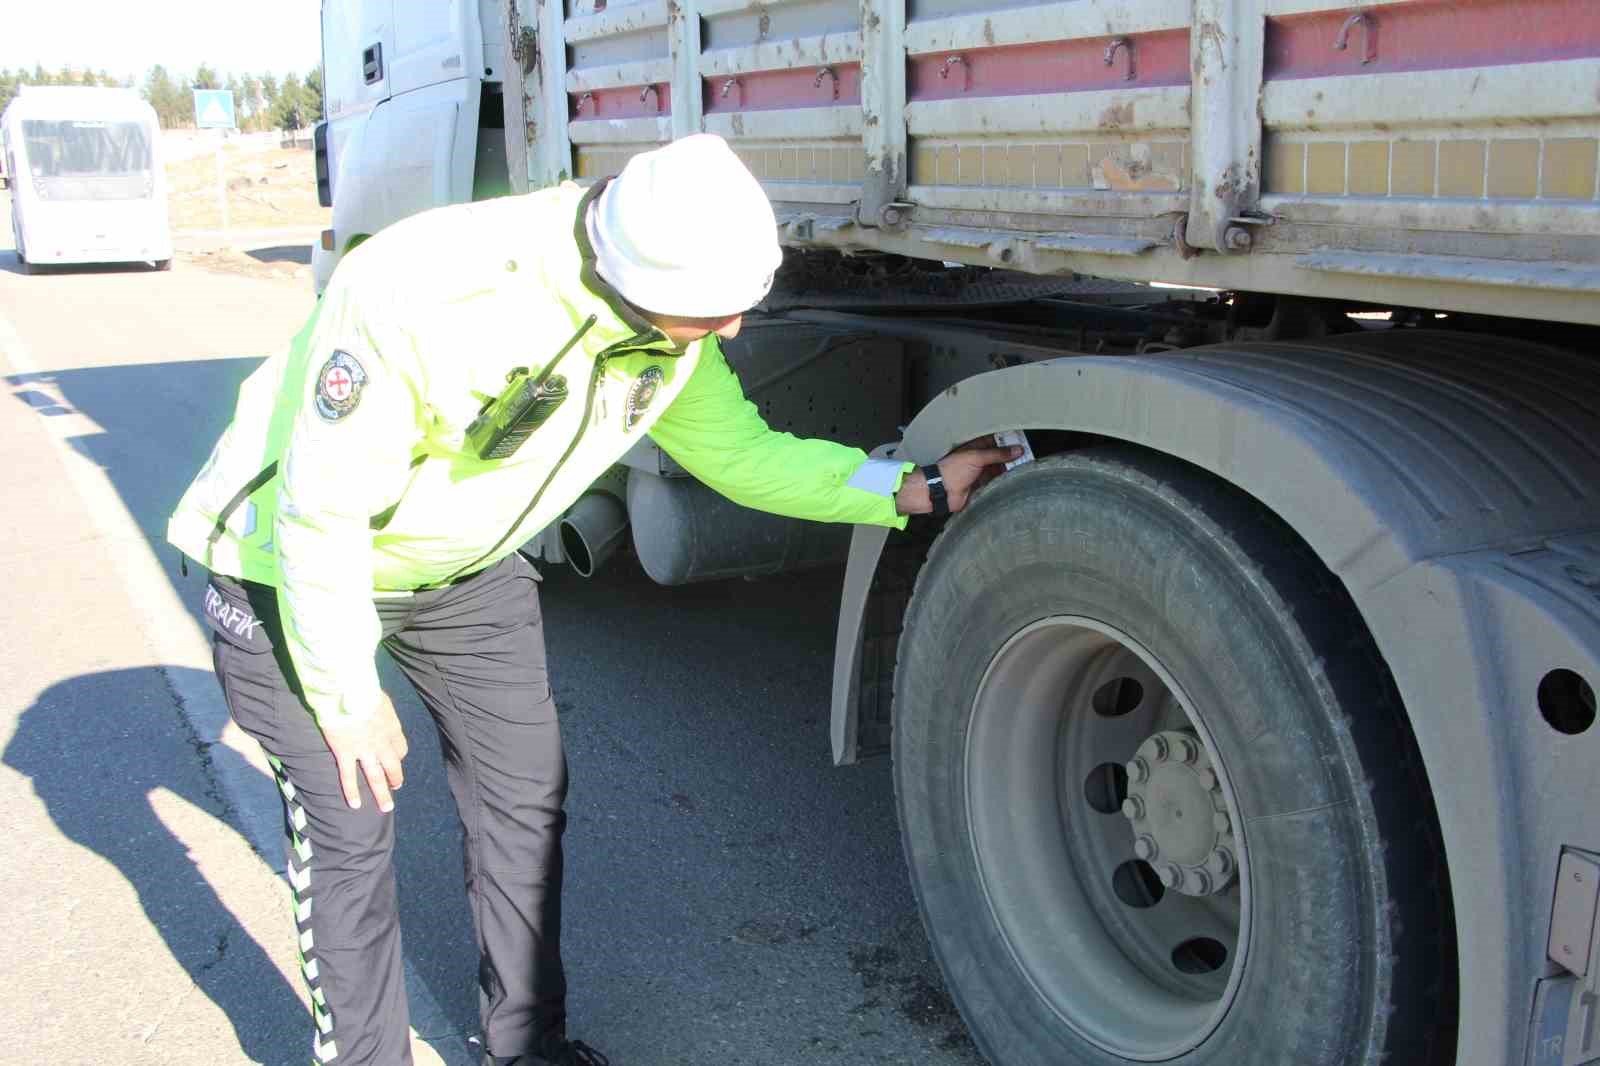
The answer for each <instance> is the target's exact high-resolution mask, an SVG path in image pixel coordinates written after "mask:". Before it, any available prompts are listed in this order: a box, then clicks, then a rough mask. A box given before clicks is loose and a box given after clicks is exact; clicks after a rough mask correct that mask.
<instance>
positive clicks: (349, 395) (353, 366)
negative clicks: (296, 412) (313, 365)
mask: <svg viewBox="0 0 1600 1066" xmlns="http://www.w3.org/2000/svg"><path fill="white" fill-rule="evenodd" d="M366 384H367V372H366V371H365V370H363V369H362V368H361V364H360V363H358V362H357V361H356V357H355V356H353V355H351V354H350V353H349V352H340V351H336V352H334V353H333V355H331V356H330V357H329V358H328V361H327V362H326V363H323V364H322V372H321V373H319V374H318V375H317V395H316V405H317V414H319V415H321V416H322V417H323V419H324V421H328V422H337V421H339V420H340V419H341V418H344V417H345V416H346V415H348V414H349V413H350V412H351V411H354V410H355V409H356V406H357V405H358V404H360V403H361V390H362V389H363V388H365V387H366Z"/></svg>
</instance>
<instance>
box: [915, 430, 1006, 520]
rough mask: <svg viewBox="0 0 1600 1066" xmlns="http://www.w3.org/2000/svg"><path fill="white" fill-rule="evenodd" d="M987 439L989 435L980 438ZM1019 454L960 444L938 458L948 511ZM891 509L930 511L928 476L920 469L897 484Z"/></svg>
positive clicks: (922, 512) (1002, 471)
mask: <svg viewBox="0 0 1600 1066" xmlns="http://www.w3.org/2000/svg"><path fill="white" fill-rule="evenodd" d="M982 439H984V440H988V439H989V438H987V437H985V438H982ZM1021 455H1022V449H1021V448H1016V447H1012V448H974V447H969V446H966V445H963V446H962V447H960V448H957V449H956V450H955V451H953V452H951V453H950V454H949V455H946V456H945V457H944V458H943V459H940V460H939V473H941V474H943V475H944V491H945V496H946V498H947V500H948V502H949V504H950V512H951V513H952V514H954V513H955V512H956V511H959V510H961V508H963V507H965V506H966V505H967V500H968V498H970V497H971V495H972V494H973V492H975V491H976V490H977V489H978V488H979V486H981V485H984V484H987V483H988V482H989V481H992V480H993V479H994V478H995V477H997V476H999V475H1000V474H1002V473H1004V472H1005V464H1006V463H1008V462H1010V461H1011V460H1012V459H1016V458H1018V457H1019V456H1021ZM894 505H895V510H896V511H897V512H899V513H900V514H927V513H929V512H930V511H932V510H933V499H932V497H930V496H929V495H928V479H927V478H925V477H923V476H922V471H921V470H913V471H911V473H909V474H907V475H906V476H905V480H904V481H902V482H901V483H900V491H899V492H897V493H895V496H894Z"/></svg>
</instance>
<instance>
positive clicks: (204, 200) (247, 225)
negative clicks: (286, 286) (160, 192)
mask: <svg viewBox="0 0 1600 1066" xmlns="http://www.w3.org/2000/svg"><path fill="white" fill-rule="evenodd" d="M223 167H224V170H223V174H224V181H225V185H226V188H227V199H228V228H229V231H230V233H232V234H234V235H235V240H236V242H239V238H240V237H241V236H243V235H244V234H246V233H247V232H248V231H263V230H280V229H282V230H288V229H294V230H300V231H316V230H321V229H323V228H326V227H327V226H328V225H330V224H331V219H332V214H333V213H332V211H330V210H329V209H328V208H326V207H322V206H320V205H319V204H318V203H317V180H316V162H315V159H314V157H313V155H312V153H311V152H310V151H308V150H306V149H285V148H272V149H268V150H266V151H248V150H242V149H240V148H239V147H236V146H232V145H230V146H229V147H227V148H225V149H224V150H223ZM167 203H168V210H169V213H170V215H171V218H172V229H173V236H174V237H176V238H177V239H178V241H179V243H180V245H181V246H183V245H187V247H183V248H181V250H180V251H179V252H178V258H179V259H180V260H181V261H183V262H186V263H191V264H193V265H196V266H199V267H202V268H204V269H207V270H216V271H221V272H224V273H230V274H244V275H246V276H249V277H258V278H265V279H269V280H273V281H284V282H289V283H293V284H300V285H307V286H309V285H310V284H311V266H310V263H311V249H310V246H309V245H307V244H304V243H298V244H283V245H277V246H268V247H251V248H250V250H248V251H241V250H240V249H239V248H237V247H225V246H224V245H223V242H222V240H221V237H220V234H219V235H218V237H217V240H216V241H215V242H202V244H201V245H199V246H196V245H195V243H194V242H193V241H185V240H184V235H185V231H196V230H201V231H216V230H221V228H222V208H221V205H220V204H219V203H218V200H217V160H216V154H215V153H214V152H210V153H203V154H200V155H197V156H195V157H194V158H192V159H184V160H181V161H178V162H173V163H169V164H168V165H167ZM239 243H247V244H250V245H254V244H256V243H257V242H256V241H253V240H252V241H249V242H239Z"/></svg>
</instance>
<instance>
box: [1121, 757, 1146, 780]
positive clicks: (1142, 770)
mask: <svg viewBox="0 0 1600 1066" xmlns="http://www.w3.org/2000/svg"><path fill="white" fill-rule="evenodd" d="M1126 769H1127V771H1128V780H1129V781H1132V782H1133V783H1134V784H1136V785H1142V784H1144V783H1145V782H1146V781H1148V780H1150V764H1149V763H1148V762H1146V761H1145V758H1144V756H1143V755H1135V756H1134V757H1133V761H1132V762H1130V763H1128V765H1127V767H1126Z"/></svg>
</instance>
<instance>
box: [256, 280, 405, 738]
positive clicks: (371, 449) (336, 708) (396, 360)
mask: <svg viewBox="0 0 1600 1066" xmlns="http://www.w3.org/2000/svg"><path fill="white" fill-rule="evenodd" d="M378 310H379V313H381V310H382V309H378ZM376 319H377V315H376V314H374V313H373V311H372V309H371V308H370V307H367V306H361V305H359V304H358V300H357V299H356V298H355V297H354V296H353V295H352V294H351V293H350V292H349V291H348V289H346V288H344V287H342V286H337V285H336V286H334V287H330V289H329V290H328V293H327V295H325V296H324V297H323V306H322V308H321V312H320V315H319V318H318V322H317V325H316V327H315V329H314V330H313V331H312V333H311V334H310V336H309V337H306V338H305V339H304V341H303V343H304V344H305V345H306V346H307V347H306V349H305V351H304V352H303V353H301V354H302V355H303V358H301V359H300V360H298V361H296V362H297V364H298V365H297V369H296V371H294V372H291V375H290V377H289V379H288V380H286V381H285V386H284V388H285V394H284V396H283V397H282V398H281V399H280V401H279V403H280V411H281V413H282V415H283V416H284V417H292V419H293V421H292V426H291V428H290V430H289V439H288V444H287V447H286V449H285V451H284V454H283V461H282V466H281V470H280V474H281V478H280V489H279V497H278V515H277V522H276V525H275V527H274V531H273V532H274V539H275V541H276V546H277V553H278V558H279V562H280V565H281V573H282V578H281V582H280V585H279V589H278V601H279V605H280V607H281V613H282V617H283V624H284V632H285V634H286V636H287V638H288V650H289V655H290V658H291V659H292V661H293V663H294V667H295V671H296V673H297V675H298V676H299V680H300V683H301V685H302V687H303V688H304V691H305V699H306V702H307V703H308V704H309V706H310V707H311V710H312V711H313V712H314V713H315V714H316V716H317V721H318V723H319V724H320V725H323V726H324V729H325V731H326V729H327V727H328V726H329V725H330V724H335V725H336V724H338V723H341V722H343V723H349V722H360V721H367V720H371V719H372V718H373V717H374V716H375V715H377V714H378V713H379V712H380V711H381V710H383V709H384V708H385V707H386V706H387V702H386V700H385V699H384V697H383V694H382V692H381V691H380V689H379V687H378V674H377V669H376V664H375V662H374V658H373V657H374V655H375V653H376V650H377V645H378V641H379V638H380V637H381V629H380V626H379V622H378V616H377V611H376V609H375V608H374V607H373V602H372V597H373V584H374V582H373V564H372V530H371V524H370V523H371V520H372V516H373V515H375V514H378V513H380V512H382V511H383V510H384V509H385V508H386V507H388V506H389V505H390V504H392V503H393V502H394V501H395V500H396V499H398V498H399V496H400V494H401V492H402V491H403V489H404V485H405V481H406V477H407V474H408V471H409V464H410V459H411V453H412V448H413V446H414V445H415V444H416V443H417V441H418V440H419V439H420V438H421V434H422V431H421V429H420V426H419V419H418V411H419V410H420V409H421V404H420V398H419V396H418V392H417V387H416V384H415V382H416V381H417V379H418V375H417V373H416V371H415V368H414V367H413V366H412V365H411V364H410V363H409V362H407V361H406V360H409V359H410V358H412V356H411V353H410V352H409V351H407V350H406V349H407V348H408V347H409V346H406V345H401V344H395V343H389V344H388V345H387V348H388V349H389V350H388V351H387V352H386V351H385V350H384V349H385V347H386V346H385V345H384V344H382V343H380V341H379V339H378V335H377V334H375V332H374V330H373V328H372V325H371V324H372V322H373V321H375V320H376ZM390 353H397V354H394V355H391V354H390Z"/></svg>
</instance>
